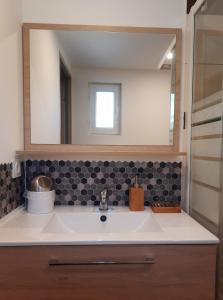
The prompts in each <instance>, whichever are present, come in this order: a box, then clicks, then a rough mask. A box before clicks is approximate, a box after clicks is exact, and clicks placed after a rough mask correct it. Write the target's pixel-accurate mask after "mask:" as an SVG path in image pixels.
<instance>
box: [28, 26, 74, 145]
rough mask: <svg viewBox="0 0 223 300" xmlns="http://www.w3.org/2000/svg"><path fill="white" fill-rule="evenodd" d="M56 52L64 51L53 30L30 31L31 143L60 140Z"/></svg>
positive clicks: (58, 62)
mask: <svg viewBox="0 0 223 300" xmlns="http://www.w3.org/2000/svg"><path fill="white" fill-rule="evenodd" d="M60 53H61V54H62V55H63V53H64V51H63V50H62V48H61V46H60V44H59V43H58V40H57V37H56V35H55V33H54V32H53V31H51V30H32V31H31V34H30V88H31V89H30V90H31V93H30V99H31V143H33V144H60V141H61V139H60V131H61V108H60V106H61V104H60ZM63 57H65V56H64V55H63ZM65 61H67V59H66V58H65ZM68 65H69V64H68ZM69 68H70V65H69Z"/></svg>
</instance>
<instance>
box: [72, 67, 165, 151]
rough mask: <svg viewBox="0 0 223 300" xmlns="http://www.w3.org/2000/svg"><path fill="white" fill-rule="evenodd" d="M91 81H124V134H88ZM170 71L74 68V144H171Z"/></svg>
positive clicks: (122, 89)
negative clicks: (89, 88) (89, 87)
mask: <svg viewBox="0 0 223 300" xmlns="http://www.w3.org/2000/svg"><path fill="white" fill-rule="evenodd" d="M89 82H96V83H97V82H100V83H102V82H104V83H121V134H120V135H101V134H90V133H89V90H88V83H89ZM170 86H171V71H165V70H164V71H143V70H142V71H136V70H117V69H116V70H112V69H74V71H73V99H74V100H73V105H72V106H73V110H72V111H73V118H72V119H73V126H72V128H73V139H72V140H73V143H76V144H108V145H109V144H110V145H112V144H113V145H168V144H169V113H170Z"/></svg>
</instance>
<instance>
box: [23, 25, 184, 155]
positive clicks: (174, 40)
mask: <svg viewBox="0 0 223 300" xmlns="http://www.w3.org/2000/svg"><path fill="white" fill-rule="evenodd" d="M23 51H24V121H25V150H41V149H42V150H44V149H45V150H58V151H60V150H61V151H66V149H70V150H71V151H72V150H73V151H89V152H91V151H108V150H109V151H110V152H113V151H114V152H115V151H122V152H125V151H126V152H129V151H130V152H132V151H133V152H134V151H139V152H140V151H143V152H147V151H148V152H149V151H151V150H153V151H162V150H163V151H168V150H169V151H178V144H179V102H180V99H179V97H180V65H181V30H180V29H171V28H170V29H167V28H138V27H137V28H136V27H105V26H79V25H53V24H24V25H23Z"/></svg>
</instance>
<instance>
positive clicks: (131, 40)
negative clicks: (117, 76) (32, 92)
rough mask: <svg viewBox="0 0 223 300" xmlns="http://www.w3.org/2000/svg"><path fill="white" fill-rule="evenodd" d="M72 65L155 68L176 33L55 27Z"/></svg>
mask: <svg viewBox="0 0 223 300" xmlns="http://www.w3.org/2000/svg"><path fill="white" fill-rule="evenodd" d="M56 34H57V36H58V39H59V41H60V43H61V44H62V46H63V49H64V51H65V52H66V55H67V56H68V58H69V60H70V61H71V63H72V65H73V66H74V67H79V68H119V69H144V70H147V69H151V70H157V69H158V68H159V64H160V62H161V61H162V60H163V57H164V55H165V54H166V52H167V50H168V48H169V47H170V45H171V43H172V41H173V39H174V38H175V35H173V34H152V33H126V32H125V33H121V32H118V33H112V32H85V31H82V32H78V31H57V32H56Z"/></svg>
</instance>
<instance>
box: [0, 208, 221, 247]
mask: <svg viewBox="0 0 223 300" xmlns="http://www.w3.org/2000/svg"><path fill="white" fill-rule="evenodd" d="M119 212H120V213H122V220H123V219H124V218H125V214H127V213H128V212H130V210H129V208H128V207H114V208H113V210H111V211H109V212H99V211H98V208H96V207H88V206H86V207H78V206H73V207H70V206H59V207H55V209H54V211H53V212H52V213H50V214H41V215H35V214H29V213H27V212H26V211H25V210H24V208H23V207H19V208H17V209H16V210H15V211H13V212H12V213H10V214H9V215H7V216H6V217H4V218H3V219H1V220H0V246H32V245H106V244H217V243H218V242H219V240H218V238H217V237H216V236H214V235H213V234H212V233H210V232H209V231H208V230H206V229H205V228H204V227H203V226H201V225H200V224H199V223H197V222H196V221H195V220H194V219H192V218H191V217H190V216H189V215H188V214H186V213H185V212H182V213H168V214H165V213H163V214H157V213H153V212H152V210H151V209H150V208H146V209H145V210H144V212H136V214H139V215H140V214H142V213H143V216H145V213H148V214H149V215H150V217H151V218H152V219H153V220H154V222H155V223H156V224H157V225H158V226H159V228H160V230H158V231H148V232H147V231H145V230H144V231H143V232H137V231H132V232H116V233H114V232H112V233H111V232H109V233H103V232H101V233H96V232H95V233H88V232H85V233H84V234H81V233H64V232H61V231H59V232H58V233H55V232H56V228H55V230H54V232H44V228H45V227H46V226H47V224H49V222H50V221H51V220H52V218H53V217H55V216H57V215H59V214H63V216H65V218H66V214H69V215H71V214H74V216H73V217H74V218H75V214H80V213H81V214H83V218H84V217H85V215H86V222H88V220H87V219H88V218H87V216H89V213H91V214H93V213H97V214H99V216H98V217H100V215H101V214H105V215H107V218H108V219H109V218H110V217H109V215H112V214H116V213H119Z"/></svg>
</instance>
